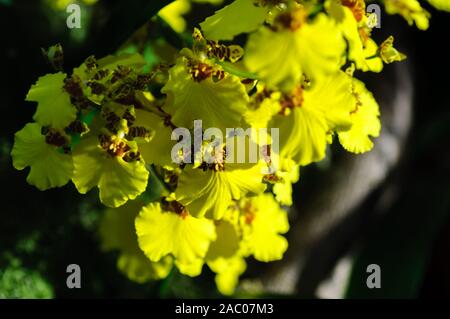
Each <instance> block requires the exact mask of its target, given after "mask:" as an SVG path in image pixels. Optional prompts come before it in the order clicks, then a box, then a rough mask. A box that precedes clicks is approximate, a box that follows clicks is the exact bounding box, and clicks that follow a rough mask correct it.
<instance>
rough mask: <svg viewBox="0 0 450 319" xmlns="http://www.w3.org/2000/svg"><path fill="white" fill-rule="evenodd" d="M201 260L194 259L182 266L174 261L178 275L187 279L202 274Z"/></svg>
mask: <svg viewBox="0 0 450 319" xmlns="http://www.w3.org/2000/svg"><path fill="white" fill-rule="evenodd" d="M203 264H204V262H203V259H200V258H198V259H195V260H194V261H192V262H190V263H186V264H183V263H181V262H180V261H178V260H175V266H177V268H178V270H179V271H180V273H182V274H183V275H186V276H189V277H197V276H199V275H200V274H201V273H202V269H203Z"/></svg>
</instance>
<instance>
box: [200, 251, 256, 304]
mask: <svg viewBox="0 0 450 319" xmlns="http://www.w3.org/2000/svg"><path fill="white" fill-rule="evenodd" d="M208 267H209V268H210V269H211V270H212V271H214V272H215V273H216V277H215V282H216V286H217V289H218V290H219V292H220V293H221V294H222V295H225V296H230V295H232V294H233V293H234V290H235V288H236V286H237V284H238V283H239V276H240V275H242V274H243V273H244V271H245V270H246V268H247V264H246V263H245V260H244V258H242V257H240V256H234V257H231V258H218V259H215V260H214V261H208Z"/></svg>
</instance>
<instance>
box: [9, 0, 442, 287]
mask: <svg viewBox="0 0 450 319" xmlns="http://www.w3.org/2000/svg"><path fill="white" fill-rule="evenodd" d="M197 2H198V1H197ZM214 2H218V1H214ZM219 2H220V1H219ZM429 2H430V3H431V4H432V5H435V6H436V7H438V8H440V9H444V10H449V9H450V1H448V0H429ZM180 3H189V1H188V0H177V1H175V2H174V3H172V4H170V5H169V6H168V7H167V8H164V9H163V10H162V11H161V13H160V14H161V17H163V18H165V19H167V22H168V23H169V24H171V25H172V23H173V24H174V25H176V23H177V22H179V17H177V19H175V20H174V19H172V18H173V15H171V11H170V7H171V8H175V9H176V8H179V6H180ZM382 3H383V4H384V6H385V8H386V12H387V13H392V14H397V13H398V14H401V15H402V16H403V17H405V18H406V20H407V21H408V23H410V24H413V23H415V24H416V25H417V27H419V28H420V29H426V28H427V27H428V18H429V13H428V12H427V11H425V9H423V8H422V7H421V6H420V4H419V2H418V1H417V0H384V1H382ZM376 24H377V16H376V15H375V14H373V13H372V14H371V13H367V12H366V3H365V1H364V0H325V1H322V0H235V1H233V2H231V3H230V4H229V5H226V6H224V7H223V8H221V9H220V10H218V11H217V12H215V13H214V14H213V15H212V16H210V17H208V18H207V19H206V20H204V21H203V22H201V23H200V24H199V28H195V29H194V32H193V41H192V43H193V44H192V46H191V47H190V48H183V49H182V50H181V51H179V52H178V53H177V54H176V57H175V58H174V59H170V58H168V61H167V62H166V63H160V64H158V65H156V66H154V67H152V68H148V67H147V65H146V61H145V59H144V58H143V57H142V56H141V55H140V54H139V53H135V54H120V55H116V56H113V55H111V56H107V57H103V58H96V57H93V56H91V57H88V58H87V59H86V60H85V62H84V63H83V64H81V65H80V66H79V67H77V68H74V69H73V70H72V72H71V73H65V72H63V71H62V68H61V63H62V51H61V48H60V47H59V46H54V47H51V48H50V49H49V50H48V51H47V52H46V53H47V55H48V56H49V57H50V60H51V61H52V62H53V65H54V66H55V69H56V71H58V72H55V73H50V74H47V75H44V76H42V77H40V78H39V79H38V80H37V82H36V83H35V84H34V85H33V86H32V87H31V88H30V90H29V92H28V94H27V96H26V100H27V101H32V102H37V109H36V112H35V114H34V116H33V120H34V122H32V123H28V124H26V125H25V127H24V128H23V129H21V130H20V131H18V132H17V133H16V134H15V142H14V147H13V150H12V153H11V155H12V159H13V165H14V167H15V168H16V169H18V170H22V169H24V168H26V167H29V168H30V171H29V174H28V177H27V182H28V183H30V184H31V185H34V186H36V187H37V188H38V189H40V190H47V189H50V188H54V187H62V186H64V185H66V184H67V183H69V182H70V181H72V183H73V184H74V185H75V187H76V189H77V190H78V192H79V193H81V194H86V193H87V192H88V191H90V190H91V189H98V193H99V198H100V201H101V203H103V204H104V205H105V206H107V207H108V209H107V210H106V211H105V212H104V214H103V218H102V221H101V224H100V235H101V236H100V237H101V240H102V246H103V248H104V249H105V250H118V251H119V252H120V255H119V258H118V262H117V264H118V268H119V269H120V270H121V271H122V272H123V273H125V274H126V275H127V276H128V277H129V278H130V279H131V280H134V281H137V282H139V283H143V282H146V281H148V280H159V279H163V278H165V277H167V276H168V275H169V273H170V272H171V271H172V269H174V267H175V268H176V269H178V271H179V272H180V273H182V274H185V275H188V276H191V277H194V276H198V275H200V274H201V272H202V269H203V267H204V266H207V267H209V268H210V270H212V271H213V272H214V273H215V274H216V277H215V281H216V284H217V287H218V289H219V291H220V292H221V293H222V294H225V295H230V294H232V293H233V292H234V290H235V288H236V286H237V284H238V281H239V277H240V276H241V275H242V274H243V273H244V271H245V270H246V259H247V258H249V257H253V258H254V259H256V260H257V261H261V262H271V261H276V260H280V259H282V258H283V254H284V253H285V251H286V249H287V248H288V242H287V240H286V238H285V237H284V236H283V235H284V234H285V233H286V232H288V230H289V222H288V213H287V209H286V208H287V207H289V206H291V205H292V204H293V202H292V185H293V184H294V183H296V182H297V181H298V180H299V170H300V167H302V166H306V165H309V164H311V163H316V162H319V161H321V160H322V159H324V157H325V155H326V149H327V147H328V145H330V144H331V143H333V142H338V143H340V144H341V145H342V147H343V148H344V149H345V150H347V151H349V152H351V153H355V154H359V153H364V152H367V151H370V150H371V149H372V147H373V139H374V138H376V137H377V136H378V135H379V134H380V129H381V125H380V119H379V115H380V114H379V106H378V104H377V102H376V100H375V99H374V97H373V95H372V93H371V92H370V91H369V90H368V89H367V88H366V87H365V85H364V83H363V82H361V81H360V80H358V79H357V78H356V76H355V75H356V74H358V73H361V72H380V71H382V69H383V66H384V65H385V64H389V63H392V62H395V61H402V60H404V59H405V55H404V54H402V53H400V52H399V51H398V50H397V49H395V47H394V45H393V42H394V39H393V37H392V36H391V37H389V38H387V39H386V40H385V41H384V42H381V43H376V42H375V41H374V40H373V39H372V37H371V36H372V33H373V32H376V29H375V28H374V27H375V26H376ZM182 27H183V26H181V28H182ZM174 29H176V30H177V31H179V30H178V29H180V26H179V25H178V26H177V27H175V26H174ZM238 35H244V36H245V37H246V38H245V39H246V42H245V45H243V46H239V45H237V44H230V43H232V41H233V40H234V39H235V38H236V36H238ZM223 41H227V42H225V43H226V44H224V42H223ZM195 120H201V121H202V122H203V125H204V126H206V127H213V128H219V129H220V130H223V131H225V129H226V128H238V127H239V128H243V130H246V129H249V128H250V129H259V128H277V129H278V132H279V136H277V138H276V139H275V138H273V136H271V135H270V133H268V134H267V136H265V138H264V139H263V140H262V141H261V140H259V141H256V142H255V143H257V144H259V146H261V147H262V149H264V150H265V152H264V156H261V157H259V158H258V160H257V161H255V162H244V163H242V162H238V163H236V162H228V161H224V157H225V156H226V154H227V150H228V149H227V145H228V144H227V145H225V144H224V143H222V144H219V145H217V143H216V144H215V147H214V150H215V153H216V154H215V155H216V156H215V157H214V160H213V161H212V162H211V161H208V162H206V161H204V160H203V161H202V160H192V161H190V160H186V159H192V158H194V157H195V158H197V157H196V155H198V154H195V152H192V150H191V148H187V149H186V148H180V149H179V150H178V152H175V153H176V154H175V157H177V156H179V158H178V160H174V153H173V149H174V146H176V145H177V143H179V142H180V140H179V139H177V138H175V139H174V138H173V132H174V130H176V129H177V128H185V129H186V130H188V131H191V132H192V131H193V129H194V121H195ZM227 137H228V138H230V139H231V140H233V139H234V140H235V141H236V142H238V139H240V138H242V136H238V135H235V136H227ZM243 138H244V140H249V139H252V137H249V136H244V137H243ZM185 142H186V141H185ZM208 142H210V141H208V140H207V141H204V142H203V144H202V146H201V147H200V150H199V152H201V153H202V154H203V153H206V152H207V151H208V150H210V149H211V148H210V147H208ZM275 142H276V143H277V144H278V145H274V143H275ZM227 143H228V142H227ZM275 146H276V147H275ZM217 150H218V151H217ZM246 152H249V150H248V149H246ZM249 155H250V154H244V156H249ZM200 158H203V157H200ZM273 162H276V163H277V165H276V169H271V170H267V168H268V167H269V166H270V165H271V164H273ZM151 180H153V181H154V180H157V181H158V182H159V184H155V183H154V182H150V181H151ZM155 185H159V188H158V190H156V189H153V188H155V187H156V186H155ZM149 193H151V194H153V195H152V196H148V194H149ZM155 193H157V194H156V195H155Z"/></svg>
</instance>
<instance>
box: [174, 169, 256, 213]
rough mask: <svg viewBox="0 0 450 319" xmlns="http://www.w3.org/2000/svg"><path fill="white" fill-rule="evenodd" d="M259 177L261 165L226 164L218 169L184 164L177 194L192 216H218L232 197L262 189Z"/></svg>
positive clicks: (238, 197) (230, 202) (239, 196)
mask: <svg viewBox="0 0 450 319" xmlns="http://www.w3.org/2000/svg"><path fill="white" fill-rule="evenodd" d="M262 178H263V172H262V169H261V166H260V165H251V164H227V163H225V169H224V170H218V171H215V170H213V169H208V170H206V171H204V170H202V169H198V168H194V169H193V168H190V167H186V168H185V169H184V170H183V172H182V173H181V175H180V177H179V180H178V187H177V190H176V194H177V198H178V199H179V200H180V202H181V203H183V205H186V206H187V208H188V210H189V212H191V214H193V215H194V216H206V217H208V218H214V219H220V218H222V216H223V215H224V214H225V212H226V210H227V209H228V207H229V206H230V205H231V204H232V200H233V199H236V200H238V199H240V198H242V197H243V196H244V195H246V194H247V193H256V194H258V193H261V192H263V191H264V190H265V185H264V184H263V183H262Z"/></svg>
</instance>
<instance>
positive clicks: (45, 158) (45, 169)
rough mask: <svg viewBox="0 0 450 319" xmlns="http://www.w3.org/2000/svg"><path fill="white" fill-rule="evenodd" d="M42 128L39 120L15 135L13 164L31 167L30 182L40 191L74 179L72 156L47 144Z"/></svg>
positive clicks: (22, 167)
mask: <svg viewBox="0 0 450 319" xmlns="http://www.w3.org/2000/svg"><path fill="white" fill-rule="evenodd" d="M41 128H42V127H41V126H40V125H39V124H37V123H28V124H27V125H25V127H24V128H23V129H21V130H20V131H18V132H17V133H16V134H15V136H14V146H13V149H12V151H11V156H12V160H13V166H14V168H16V169H18V170H22V169H24V168H25V167H27V166H30V173H29V174H28V177H27V182H28V183H29V184H31V185H34V186H36V187H37V188H38V189H40V190H46V189H49V188H53V187H61V186H64V185H65V184H67V182H68V181H69V180H70V179H71V178H72V174H73V163H72V157H71V156H70V155H68V154H64V153H63V152H62V150H61V149H59V148H58V147H56V146H53V145H49V144H47V143H46V141H45V136H44V135H42V134H41Z"/></svg>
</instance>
